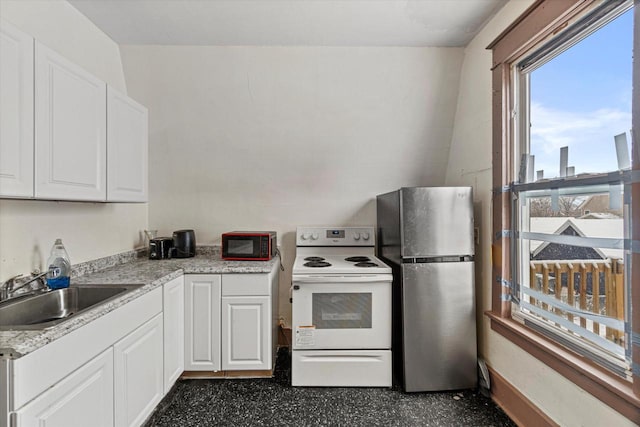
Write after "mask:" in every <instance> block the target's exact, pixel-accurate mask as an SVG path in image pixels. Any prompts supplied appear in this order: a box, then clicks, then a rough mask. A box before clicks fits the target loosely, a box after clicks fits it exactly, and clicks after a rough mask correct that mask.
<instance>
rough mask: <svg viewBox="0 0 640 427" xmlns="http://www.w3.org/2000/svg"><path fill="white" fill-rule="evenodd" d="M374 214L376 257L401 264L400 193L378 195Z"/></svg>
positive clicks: (397, 191)
mask: <svg viewBox="0 0 640 427" xmlns="http://www.w3.org/2000/svg"><path fill="white" fill-rule="evenodd" d="M376 213H377V216H378V255H379V256H380V257H381V258H384V259H386V260H388V261H391V262H396V263H401V262H402V257H401V254H400V246H401V241H402V240H401V238H400V235H401V233H400V191H399V190H396V191H392V192H391V193H386V194H380V195H378V197H377V200H376Z"/></svg>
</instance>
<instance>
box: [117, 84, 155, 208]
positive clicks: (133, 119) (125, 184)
mask: <svg viewBox="0 0 640 427" xmlns="http://www.w3.org/2000/svg"><path fill="white" fill-rule="evenodd" d="M148 122H149V114H148V111H147V109H146V108H145V107H143V106H142V105H140V104H138V103H137V102H135V101H134V100H133V99H131V98H129V97H128V96H126V95H123V94H121V93H120V92H118V91H117V90H115V89H113V88H112V87H111V86H108V87H107V201H110V202H146V201H147V183H148V178H147V162H148V159H147V150H148V138H149V137H148Z"/></svg>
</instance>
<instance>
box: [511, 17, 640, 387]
mask: <svg viewBox="0 0 640 427" xmlns="http://www.w3.org/2000/svg"><path fill="white" fill-rule="evenodd" d="M604 19H605V20H606V19H608V18H604ZM584 31H589V29H587V28H585V29H584ZM570 34H571V33H570ZM572 37H573V36H572ZM576 40H578V39H576ZM572 41H573V40H569V39H568V40H566V43H567V44H569V45H570V44H571V42H572ZM562 43H565V41H563V42H562ZM632 44H633V10H632V9H629V10H627V11H626V12H624V13H622V14H620V15H619V16H617V17H616V18H615V19H612V20H610V21H609V22H608V23H606V25H603V26H600V27H599V28H597V29H596V30H595V31H592V33H591V34H590V35H588V36H587V37H585V38H582V39H581V40H580V41H578V42H577V43H574V44H573V45H572V46H571V47H570V48H568V49H566V50H564V51H561V52H559V53H557V55H556V56H555V57H554V56H553V54H554V52H551V53H550V54H549V55H548V54H546V53H544V54H541V58H543V59H539V60H537V61H539V64H536V63H535V61H534V62H533V63H531V64H527V65H523V64H521V65H520V67H521V68H520V69H519V70H520V71H519V75H518V79H519V81H520V82H521V83H523V84H520V85H519V86H517V87H518V92H517V93H516V97H515V98H516V99H518V100H519V104H518V105H519V106H520V108H521V109H522V111H521V114H519V115H518V116H519V117H517V120H518V125H519V127H520V129H521V130H519V131H518V132H519V133H518V136H517V138H518V146H517V147H518V149H519V152H521V153H527V154H530V155H531V156H533V164H534V168H533V171H535V172H536V173H535V174H532V169H531V165H532V159H528V164H527V165H526V168H527V175H528V177H527V179H524V180H523V179H522V176H520V178H519V184H516V185H515V186H514V194H515V195H516V196H517V197H516V198H514V201H513V203H514V204H513V208H514V209H513V212H514V213H515V219H516V220H515V221H514V225H515V227H516V231H517V233H518V234H517V239H516V242H517V243H516V247H515V248H514V249H515V254H516V259H517V260H518V261H519V262H518V263H517V264H516V265H515V267H514V268H515V270H514V277H517V278H518V279H517V285H515V286H514V287H513V292H512V295H513V300H514V304H513V313H514V315H515V317H516V318H518V319H520V320H522V321H523V322H524V323H525V324H526V325H528V326H530V327H532V328H534V329H536V330H538V331H540V332H541V333H543V334H545V335H547V336H549V337H551V338H553V339H555V340H556V341H558V342H559V343H561V344H563V345H566V346H568V347H570V348H571V349H573V350H575V351H578V352H580V353H581V354H583V355H585V356H587V357H589V358H591V359H592V360H595V361H596V362H598V363H600V364H602V365H604V366H605V367H607V368H609V369H611V370H613V371H614V372H616V373H618V374H620V375H621V376H629V375H630V366H631V345H630V343H629V342H628V341H629V340H628V337H627V336H626V335H625V330H628V328H629V327H630V324H631V319H630V314H631V313H630V288H631V286H630V284H629V283H628V277H630V268H629V259H630V253H629V251H628V249H626V248H627V247H628V245H626V244H625V242H628V241H629V238H630V219H631V215H630V208H631V205H630V191H629V185H628V180H627V181H625V178H622V176H623V175H624V176H626V175H625V174H621V175H613V174H612V175H606V176H596V177H594V176H592V175H591V174H603V173H607V172H613V171H617V170H621V169H622V170H626V169H628V168H629V163H628V159H629V157H630V146H631V140H630V130H631V103H632ZM559 45H562V44H559ZM543 50H544V48H543ZM543 50H541V51H543ZM534 56H535V53H534ZM549 57H551V58H552V59H550V60H548V58H549ZM526 61H527V59H525V60H524V61H523V62H526ZM561 153H562V154H561ZM561 159H563V160H564V161H563V160H561ZM565 159H566V160H565ZM521 170H522V168H521ZM629 173H630V172H626V174H627V175H628V174H629ZM532 175H533V179H531V177H532ZM558 177H572V178H571V179H570V180H565V181H562V182H559V181H555V182H556V184H554V181H546V179H551V178H558ZM541 178H543V179H541ZM531 181H535V182H536V183H535V184H530V183H531ZM625 182H626V184H625ZM527 183H529V184H527ZM568 186H570V187H568ZM625 191H626V192H627V197H626V200H625Z"/></svg>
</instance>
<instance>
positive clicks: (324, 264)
mask: <svg viewBox="0 0 640 427" xmlns="http://www.w3.org/2000/svg"><path fill="white" fill-rule="evenodd" d="M303 265H304V266H305V267H331V264H330V263H328V262H325V261H309V262H305V263H304V264H303Z"/></svg>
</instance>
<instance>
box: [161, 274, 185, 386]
mask: <svg viewBox="0 0 640 427" xmlns="http://www.w3.org/2000/svg"><path fill="white" fill-rule="evenodd" d="M162 307H163V308H162V311H163V318H164V392H165V393H168V392H169V390H171V387H173V384H175V382H176V380H177V379H178V378H180V375H182V372H183V371H184V276H180V277H177V278H175V279H173V280H171V281H170V282H168V283H165V285H164V288H163V298H162Z"/></svg>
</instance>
